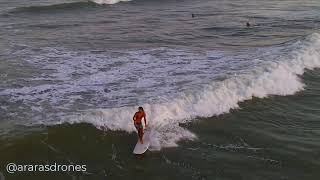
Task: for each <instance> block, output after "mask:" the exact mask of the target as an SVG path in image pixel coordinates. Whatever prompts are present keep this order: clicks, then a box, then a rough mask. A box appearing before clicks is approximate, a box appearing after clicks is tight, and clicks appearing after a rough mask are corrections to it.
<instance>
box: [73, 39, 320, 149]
mask: <svg viewBox="0 0 320 180" xmlns="http://www.w3.org/2000/svg"><path fill="white" fill-rule="evenodd" d="M290 47H291V49H293V50H291V52H288V54H284V55H283V56H280V57H278V58H280V59H281V60H277V61H270V62H268V63H267V64H266V65H263V66H261V67H257V68H255V69H254V70H253V71H251V72H250V73H247V74H244V75H239V76H234V77H232V78H229V79H226V80H224V81H222V82H214V83H212V84H211V85H208V86H207V87H206V88H204V89H202V90H199V91H197V92H194V93H189V94H187V93H185V94H182V95H181V96H179V97H177V98H175V99H168V100H167V101H166V102H162V103H155V104H150V103H147V104H142V106H143V107H144V108H145V111H146V112H147V114H148V120H149V121H148V122H149V126H151V127H152V128H154V132H153V134H152V143H151V145H152V146H153V147H155V148H156V149H160V148H161V147H172V146H177V142H178V141H179V140H181V139H189V140H192V139H195V138H196V136H195V135H194V134H193V133H191V132H190V131H188V130H186V129H184V128H182V127H180V126H179V124H180V123H186V122H188V121H192V120H193V119H194V118H195V117H210V116H214V115H219V114H222V113H227V112H229V110H230V109H234V108H238V103H239V102H241V101H244V100H249V99H251V98H252V97H253V96H255V97H259V98H263V97H267V96H268V95H292V94H294V93H295V92H297V91H300V90H303V88H304V84H303V83H302V82H301V80H300V79H299V77H298V75H301V74H303V72H304V69H313V68H316V67H320V35H319V34H312V35H310V36H309V37H308V38H307V39H306V40H304V41H303V42H300V41H299V42H296V43H294V44H293V45H291V46H290ZM135 110H136V107H122V108H112V109H97V110H92V111H90V112H89V113H86V114H84V115H82V116H81V117H77V118H73V119H72V120H71V121H70V119H69V120H68V122H89V123H92V124H94V125H95V126H96V127H98V128H101V127H103V128H107V129H110V130H124V131H127V132H133V131H134V130H135V129H134V126H133V125H132V122H131V121H132V120H131V119H132V115H133V113H134V112H135Z"/></svg>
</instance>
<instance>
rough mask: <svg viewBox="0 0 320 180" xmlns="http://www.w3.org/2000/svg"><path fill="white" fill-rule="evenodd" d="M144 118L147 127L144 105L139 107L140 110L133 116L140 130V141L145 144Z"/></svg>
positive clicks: (135, 124)
mask: <svg viewBox="0 0 320 180" xmlns="http://www.w3.org/2000/svg"><path fill="white" fill-rule="evenodd" d="M142 118H143V119H144V124H145V126H146V127H147V118H146V113H145V112H144V110H143V107H139V108H138V111H137V112H136V113H135V114H134V116H133V118H132V119H133V122H134V126H135V127H136V129H137V131H138V136H139V141H140V143H141V144H143V125H142Z"/></svg>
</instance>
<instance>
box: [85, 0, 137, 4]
mask: <svg viewBox="0 0 320 180" xmlns="http://www.w3.org/2000/svg"><path fill="white" fill-rule="evenodd" d="M91 1H92V2H95V3H97V4H116V3H119V2H128V1H131V0H91Z"/></svg>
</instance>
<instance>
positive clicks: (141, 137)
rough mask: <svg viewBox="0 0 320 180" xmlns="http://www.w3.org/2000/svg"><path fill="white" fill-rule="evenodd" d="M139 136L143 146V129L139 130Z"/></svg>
mask: <svg viewBox="0 0 320 180" xmlns="http://www.w3.org/2000/svg"><path fill="white" fill-rule="evenodd" d="M138 134H139V140H140V142H141V144H143V128H139V130H138Z"/></svg>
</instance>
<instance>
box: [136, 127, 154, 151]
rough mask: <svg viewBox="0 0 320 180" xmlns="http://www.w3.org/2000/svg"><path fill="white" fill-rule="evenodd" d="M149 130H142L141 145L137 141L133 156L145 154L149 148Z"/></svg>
mask: <svg viewBox="0 0 320 180" xmlns="http://www.w3.org/2000/svg"><path fill="white" fill-rule="evenodd" d="M150 131H151V130H150V129H148V128H147V129H145V130H144V135H143V144H141V143H140V141H139V139H138V142H137V144H136V146H135V147H134V150H133V154H143V153H145V152H146V151H147V150H148V148H149V146H150Z"/></svg>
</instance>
